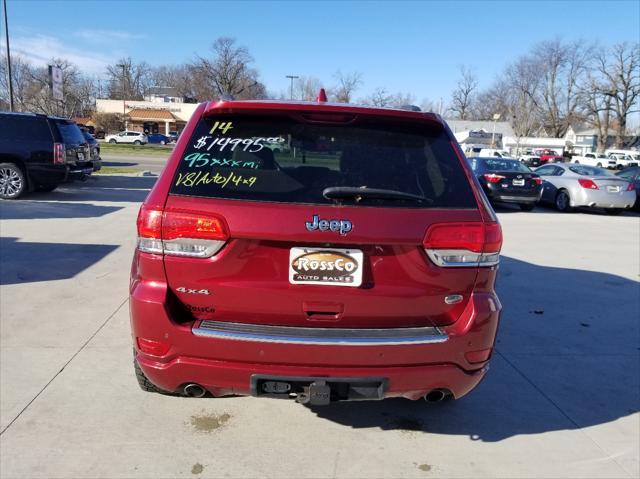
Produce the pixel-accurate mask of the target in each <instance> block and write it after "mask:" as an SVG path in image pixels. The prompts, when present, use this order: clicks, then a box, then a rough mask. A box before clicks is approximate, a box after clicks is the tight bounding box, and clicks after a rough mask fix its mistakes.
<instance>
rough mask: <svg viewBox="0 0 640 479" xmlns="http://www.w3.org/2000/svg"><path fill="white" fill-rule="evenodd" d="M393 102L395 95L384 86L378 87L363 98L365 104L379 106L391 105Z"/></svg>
mask: <svg viewBox="0 0 640 479" xmlns="http://www.w3.org/2000/svg"><path fill="white" fill-rule="evenodd" d="M392 102H393V95H392V94H391V93H389V92H388V91H387V89H386V88H384V87H377V88H376V89H375V90H373V93H371V95H369V96H368V97H366V98H363V99H362V100H361V103H363V104H365V105H372V106H378V107H385V106H390V105H391V104H392Z"/></svg>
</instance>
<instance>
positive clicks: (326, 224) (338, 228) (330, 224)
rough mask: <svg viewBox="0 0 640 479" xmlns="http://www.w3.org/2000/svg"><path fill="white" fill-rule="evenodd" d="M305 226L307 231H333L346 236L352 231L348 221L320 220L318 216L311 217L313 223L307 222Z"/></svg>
mask: <svg viewBox="0 0 640 479" xmlns="http://www.w3.org/2000/svg"><path fill="white" fill-rule="evenodd" d="M305 226H306V227H307V230H309V231H315V230H319V231H333V232H334V233H338V232H339V233H340V234H341V235H346V234H347V233H348V232H349V231H351V230H352V229H353V225H352V224H351V221H349V220H321V219H320V216H319V215H313V221H307V222H306V223H305Z"/></svg>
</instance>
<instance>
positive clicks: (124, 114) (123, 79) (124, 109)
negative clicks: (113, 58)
mask: <svg viewBox="0 0 640 479" xmlns="http://www.w3.org/2000/svg"><path fill="white" fill-rule="evenodd" d="M5 1H6V0H5ZM116 66H117V67H121V68H122V121H123V122H124V129H125V130H126V129H127V121H126V120H125V116H126V115H127V113H126V104H125V95H126V93H125V88H124V82H125V73H124V69H125V68H126V67H127V66H126V65H125V64H124V63H118V64H117V65H116Z"/></svg>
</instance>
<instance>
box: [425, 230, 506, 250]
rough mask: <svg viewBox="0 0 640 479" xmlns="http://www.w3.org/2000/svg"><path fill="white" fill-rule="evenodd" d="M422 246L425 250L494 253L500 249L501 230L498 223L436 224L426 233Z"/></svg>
mask: <svg viewBox="0 0 640 479" xmlns="http://www.w3.org/2000/svg"><path fill="white" fill-rule="evenodd" d="M423 244H424V247H425V248H426V249H436V250H438V249H440V250H442V249H448V250H467V251H473V252H474V253H482V252H485V253H487V252H490V253H495V252H498V251H500V248H501V247H502V229H501V228H500V224H498V223H488V224H484V223H445V224H436V225H433V226H431V227H430V228H429V230H428V231H427V234H426V236H425V240H424V242H423Z"/></svg>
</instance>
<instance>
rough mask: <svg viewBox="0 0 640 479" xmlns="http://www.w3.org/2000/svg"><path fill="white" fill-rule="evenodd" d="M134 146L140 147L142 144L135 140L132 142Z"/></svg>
mask: <svg viewBox="0 0 640 479" xmlns="http://www.w3.org/2000/svg"><path fill="white" fill-rule="evenodd" d="M133 144H134V145H141V144H142V143H140V140H136V141H134V142H133Z"/></svg>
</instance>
